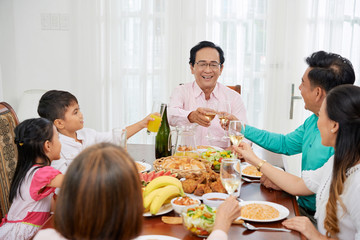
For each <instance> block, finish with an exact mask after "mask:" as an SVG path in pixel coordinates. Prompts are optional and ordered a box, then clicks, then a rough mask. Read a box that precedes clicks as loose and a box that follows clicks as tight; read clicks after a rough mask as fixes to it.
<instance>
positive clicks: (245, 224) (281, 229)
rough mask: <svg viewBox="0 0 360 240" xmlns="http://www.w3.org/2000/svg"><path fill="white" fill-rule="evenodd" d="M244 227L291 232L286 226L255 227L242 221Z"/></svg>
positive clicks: (253, 229)
mask: <svg viewBox="0 0 360 240" xmlns="http://www.w3.org/2000/svg"><path fill="white" fill-rule="evenodd" d="M242 225H243V226H244V227H245V228H247V229H248V230H252V231H255V230H268V231H280V232H291V230H289V229H286V228H269V227H255V226H253V225H251V224H250V223H245V222H244V223H243V224H242Z"/></svg>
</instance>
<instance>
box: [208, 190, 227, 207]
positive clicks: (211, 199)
mask: <svg viewBox="0 0 360 240" xmlns="http://www.w3.org/2000/svg"><path fill="white" fill-rule="evenodd" d="M228 197H229V195H228V194H226V193H216V192H214V193H206V194H204V195H203V196H202V199H203V202H204V204H206V205H208V206H209V207H215V208H217V207H219V206H220V204H222V203H223V202H224V201H225V199H226V198H228Z"/></svg>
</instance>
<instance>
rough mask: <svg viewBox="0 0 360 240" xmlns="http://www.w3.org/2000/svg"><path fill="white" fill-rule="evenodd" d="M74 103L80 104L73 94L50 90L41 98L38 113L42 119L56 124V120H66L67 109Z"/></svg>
mask: <svg viewBox="0 0 360 240" xmlns="http://www.w3.org/2000/svg"><path fill="white" fill-rule="evenodd" d="M74 103H78V100H77V99H76V97H75V96H74V95H72V94H71V93H69V92H66V91H59V90H50V91H47V92H46V93H44V95H42V97H41V98H40V101H39V106H38V109H37V111H38V114H39V116H40V117H43V118H46V119H49V120H50V121H51V122H54V121H55V120H56V119H64V117H65V112H66V109H67V108H68V107H69V106H70V105H72V104H74Z"/></svg>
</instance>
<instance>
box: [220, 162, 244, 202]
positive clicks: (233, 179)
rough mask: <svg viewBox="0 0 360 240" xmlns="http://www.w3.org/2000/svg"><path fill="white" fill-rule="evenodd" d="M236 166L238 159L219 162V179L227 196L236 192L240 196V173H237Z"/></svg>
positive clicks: (238, 164)
mask: <svg viewBox="0 0 360 240" xmlns="http://www.w3.org/2000/svg"><path fill="white" fill-rule="evenodd" d="M238 166H240V162H239V160H238V159H233V158H230V159H223V160H222V161H221V166H220V179H221V183H222V184H223V186H224V188H225V189H226V191H227V193H228V194H229V195H233V194H234V192H235V191H236V190H238V195H239V196H240V186H241V171H238V169H237V167H238Z"/></svg>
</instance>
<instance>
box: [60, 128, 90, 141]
mask: <svg viewBox="0 0 360 240" xmlns="http://www.w3.org/2000/svg"><path fill="white" fill-rule="evenodd" d="M76 137H77V139H79V140H81V141H84V139H85V137H84V134H82V132H81V131H80V130H79V131H76ZM59 138H60V139H64V140H67V141H73V142H76V140H75V139H74V138H72V137H69V136H66V135H64V134H61V133H59Z"/></svg>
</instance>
